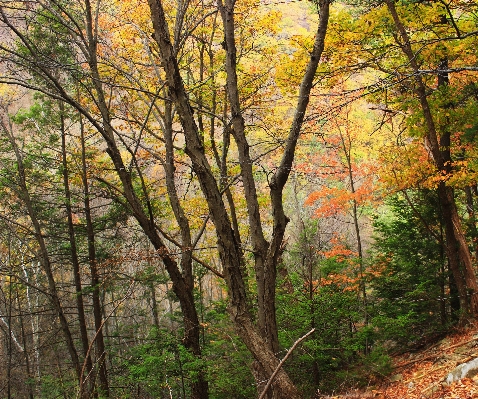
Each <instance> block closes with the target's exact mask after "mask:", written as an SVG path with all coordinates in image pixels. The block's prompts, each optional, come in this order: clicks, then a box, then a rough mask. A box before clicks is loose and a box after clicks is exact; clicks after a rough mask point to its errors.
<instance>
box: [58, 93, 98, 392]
mask: <svg viewBox="0 0 478 399" xmlns="http://www.w3.org/2000/svg"><path fill="white" fill-rule="evenodd" d="M59 107H60V131H61V154H62V165H63V188H64V191H65V209H66V214H67V223H68V238H69V242H70V257H71V264H72V267H73V280H74V283H75V298H76V308H77V311H78V324H79V328H80V338H81V345H82V349H83V356H84V357H85V362H86V369H85V370H86V374H85V375H88V374H89V372H90V371H91V368H92V361H91V356H90V355H89V354H88V347H89V342H88V331H87V328H86V316H85V306H84V302H83V293H82V286H81V272H80V262H79V260H78V250H77V246H76V238H75V229H74V225H73V210H72V198H71V191H70V181H69V167H68V160H67V152H66V131H65V120H64V118H65V116H64V111H65V106H64V104H63V102H61V101H60V102H59ZM90 386H91V384H90ZM85 396H88V392H85Z"/></svg>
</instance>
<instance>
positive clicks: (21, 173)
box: [0, 120, 81, 381]
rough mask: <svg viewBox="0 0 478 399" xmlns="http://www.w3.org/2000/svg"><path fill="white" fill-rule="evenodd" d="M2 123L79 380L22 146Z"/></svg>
mask: <svg viewBox="0 0 478 399" xmlns="http://www.w3.org/2000/svg"><path fill="white" fill-rule="evenodd" d="M0 125H1V128H2V129H3V131H4V133H5V136H6V137H7V138H8V140H9V142H10V145H11V146H12V149H13V152H14V154H15V160H16V167H17V182H16V183H17V185H18V196H19V198H20V200H21V201H22V202H23V205H24V206H25V208H26V211H27V215H28V217H29V218H30V221H31V224H32V226H33V234H34V237H35V240H36V242H37V245H38V250H37V252H36V256H37V258H38V261H39V262H40V265H41V266H42V268H43V270H44V271H45V274H46V277H47V281H48V290H49V299H50V301H51V304H52V306H53V309H54V310H55V313H56V315H57V317H58V320H59V322H60V327H61V331H62V334H63V338H64V340H65V344H66V347H67V350H68V353H69V355H70V359H71V362H72V365H73V369H74V370H75V372H76V375H77V377H78V381H80V378H81V366H80V361H79V358H78V352H77V351H76V347H75V342H74V340H73V336H72V334H71V330H70V326H69V323H68V320H67V318H66V315H65V311H64V309H63V306H62V304H61V301H60V297H59V294H58V289H57V284H56V281H55V277H54V274H53V268H52V264H51V259H50V254H49V251H48V248H47V244H46V242H45V238H44V235H43V232H42V227H41V223H40V220H39V219H38V215H37V213H36V211H35V207H34V205H33V201H32V198H31V196H30V192H29V191H28V186H27V177H26V171H25V167H24V163H23V155H22V153H21V151H20V148H19V147H18V144H17V142H16V139H15V136H14V134H13V127H12V125H11V122H8V126H7V123H6V122H5V120H2V121H1V122H0Z"/></svg>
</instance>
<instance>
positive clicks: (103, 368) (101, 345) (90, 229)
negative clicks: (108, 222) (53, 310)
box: [80, 119, 109, 398]
mask: <svg viewBox="0 0 478 399" xmlns="http://www.w3.org/2000/svg"><path fill="white" fill-rule="evenodd" d="M80 134H81V137H80V141H81V166H82V174H81V177H82V182H83V201H84V212H85V220H86V236H87V241H88V263H89V265H90V273H91V288H92V299H93V317H94V320H95V330H96V339H95V344H96V362H97V363H98V374H99V388H100V392H99V393H100V395H101V396H102V397H107V398H108V397H109V385H108V372H107V365H106V349H105V341H104V335H103V315H102V313H103V312H102V307H101V301H100V277H99V273H98V264H97V260H96V244H95V230H94V226H93V218H92V215H91V204H90V188H89V181H88V170H87V166H86V148H85V135H84V128H83V122H82V119H80Z"/></svg>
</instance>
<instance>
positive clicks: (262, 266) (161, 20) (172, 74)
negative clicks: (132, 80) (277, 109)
mask: <svg viewBox="0 0 478 399" xmlns="http://www.w3.org/2000/svg"><path fill="white" fill-rule="evenodd" d="M148 3H149V6H150V10H151V18H152V22H153V28H154V36H153V37H154V39H155V40H156V42H157V43H158V46H159V51H160V54H161V60H162V66H163V68H164V69H165V72H166V81H167V85H168V87H169V92H170V96H171V99H172V100H173V102H174V105H175V107H176V111H177V114H178V116H179V119H180V122H181V125H182V128H183V131H184V135H185V140H186V154H187V155H188V156H189V158H190V160H191V162H192V167H193V170H194V171H195V173H196V175H197V177H198V180H199V183H200V185H201V190H202V192H203V194H204V196H205V198H206V201H207V204H208V207H209V212H210V215H211V219H212V221H213V223H214V225H215V228H216V235H217V239H218V250H219V255H220V259H221V264H222V266H223V269H224V276H225V279H226V284H227V286H228V288H229V296H230V307H229V311H230V314H231V317H232V320H233V322H234V325H235V328H236V331H237V333H238V335H239V337H240V338H241V339H242V341H243V342H244V343H245V345H246V346H247V348H248V349H249V351H250V352H251V353H252V355H253V356H254V358H255V360H256V362H257V365H258V367H257V370H258V371H259V374H260V376H259V378H261V379H265V380H267V379H268V378H270V376H271V375H272V373H273V372H274V370H275V369H276V367H277V366H278V365H279V360H278V359H277V356H276V352H277V350H278V347H279V345H278V338H277V324H276V310H275V284H276V273H277V272H276V270H277V261H278V258H279V255H280V252H281V245H282V241H283V237H284V232H285V228H286V225H287V222H288V218H287V217H286V216H285V214H284V209H283V203H282V192H283V188H284V185H285V183H286V182H287V180H288V176H289V174H290V169H291V166H292V162H293V159H294V153H295V147H296V145H297V141H298V138H299V135H300V128H301V126H302V122H303V120H304V115H305V111H306V108H307V105H308V102H309V94H310V90H311V88H312V82H313V79H314V76H315V72H316V70H317V66H318V63H319V60H320V56H321V54H322V51H323V48H324V39H325V33H326V31H327V23H328V15H329V1H328V0H324V1H320V2H319V4H320V10H321V14H320V23H319V28H318V31H317V34H316V40H315V43H314V49H313V51H312V53H311V56H310V61H309V64H308V67H307V70H306V72H305V75H304V79H303V82H302V84H301V87H300V91H299V99H298V105H297V109H296V112H295V115H294V120H293V124H292V127H291V129H290V133H289V137H288V139H287V141H286V144H285V150H284V155H283V158H282V160H281V163H280V165H279V167H278V171H277V173H276V174H275V175H274V176H272V178H271V180H270V195H271V199H272V207H273V218H274V227H273V233H272V238H271V242H270V243H269V242H267V241H266V240H265V238H264V233H263V231H262V224H261V216H260V212H259V205H258V201H257V193H256V185H255V184H256V183H255V180H254V174H253V170H252V164H253V162H252V160H251V156H250V154H249V144H248V141H247V139H246V136H245V131H244V130H245V122H244V118H243V117H242V113H241V106H240V100H239V90H238V81H237V74H236V67H237V65H236V48H235V38H234V2H232V1H229V0H227V1H226V2H225V4H223V3H222V1H219V2H218V4H219V11H220V12H221V16H222V19H223V26H224V35H225V36H224V38H225V39H224V46H225V48H226V54H227V56H226V72H227V92H228V99H229V102H230V106H231V114H232V115H231V120H232V127H233V129H232V134H233V136H234V139H235V141H236V144H237V148H238V152H239V162H240V165H241V177H242V182H243V187H244V192H245V198H246V203H247V211H248V215H249V224H250V234H251V238H252V243H253V247H254V250H253V252H254V257H255V259H254V263H255V272H256V281H257V287H258V288H257V295H258V325H255V324H254V323H253V317H252V314H251V312H250V309H249V301H248V298H247V295H246V289H245V283H244V276H243V274H242V264H243V261H242V256H243V254H242V250H241V248H240V246H239V242H238V240H237V239H236V235H237V232H234V230H233V227H232V224H231V221H230V217H229V215H228V212H227V208H226V206H225V204H224V201H223V199H222V194H221V192H220V191H219V188H218V184H217V183H218V182H217V180H216V179H215V176H214V174H213V173H212V171H211V168H210V165H209V162H208V160H207V157H206V156H205V151H204V146H203V142H202V137H201V133H200V132H199V129H198V126H197V124H196V121H195V119H194V116H193V112H192V108H191V105H190V102H189V99H188V95H187V93H186V90H185V87H184V83H183V81H182V78H181V75H180V71H179V66H178V61H177V58H176V56H175V52H174V49H173V46H172V43H171V38H170V33H169V29H168V25H167V22H166V17H165V13H164V10H163V6H162V3H161V1H160V0H148ZM274 386H275V387H276V390H275V392H276V397H278V398H288V399H295V398H297V399H298V398H300V397H301V396H300V394H299V392H298V390H297V388H296V387H295V386H294V384H293V383H292V381H291V380H290V378H289V377H288V376H287V374H286V372H285V371H284V370H283V369H280V370H279V372H278V374H277V376H276V379H275V382H274Z"/></svg>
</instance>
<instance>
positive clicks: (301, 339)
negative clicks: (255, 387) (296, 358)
mask: <svg viewBox="0 0 478 399" xmlns="http://www.w3.org/2000/svg"><path fill="white" fill-rule="evenodd" d="M314 331H315V328H313V329H312V330H310V331H309V332H308V333H307V334H305V335H303V336H302V337H300V338H299V339H298V340H297V341H295V342H294V345H292V346H291V347H290V349H289V350H288V351H287V353H286V355H285V356H284V358H283V359H282V360H281V361H280V362H279V365H278V366H277V367H276V369H275V370H274V372H273V373H272V375H271V378H269V381H268V382H267V384H266V386H265V388H264V390H263V391H262V393H261V396H259V399H264V397H265V396H266V393H267V390H268V389H269V388H270V386H271V385H272V382H273V381H274V378H275V376H276V375H277V373H278V372H279V370H280V369H281V367H282V365H283V364H284V363H285V361H286V360H287V359H288V358H289V356H290V355H291V354H292V352H293V351H294V349H295V348H297V345H299V344H300V343H301V342H302V341H303V340H304V339H306V338H307V337H308V336H309V335H310V334H312V333H313V332H314Z"/></svg>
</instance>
